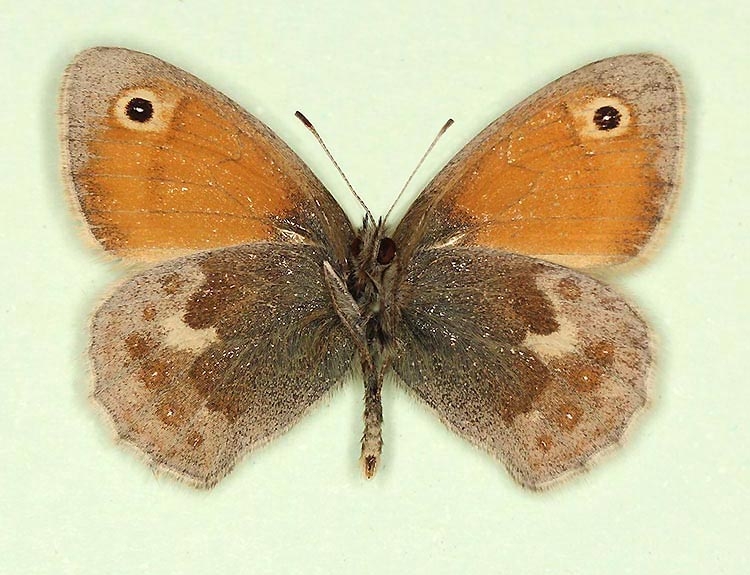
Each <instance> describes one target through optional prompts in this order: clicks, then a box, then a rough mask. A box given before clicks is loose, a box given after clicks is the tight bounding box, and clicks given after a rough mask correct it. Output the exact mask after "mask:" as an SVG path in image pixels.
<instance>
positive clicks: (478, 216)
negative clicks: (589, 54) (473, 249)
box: [446, 89, 669, 263]
mask: <svg viewBox="0 0 750 575" xmlns="http://www.w3.org/2000/svg"><path fill="white" fill-rule="evenodd" d="M591 91H592V92H593V89H592V90H591ZM587 93H588V89H585V90H580V91H578V92H575V93H572V94H568V95H566V97H565V99H562V100H558V101H556V102H552V103H550V102H542V104H544V105H539V104H537V106H536V109H533V107H532V110H527V111H526V113H520V114H516V115H514V116H512V117H511V118H509V119H508V121H507V122H506V123H505V124H504V125H503V126H502V129H501V130H500V132H499V133H497V134H494V135H490V136H489V137H487V138H486V139H485V140H484V141H483V142H482V143H481V144H480V146H479V147H478V148H477V149H476V150H473V152H472V158H476V159H475V160H473V161H471V162H470V163H471V165H470V166H468V169H467V170H466V171H465V172H464V174H463V175H462V176H461V178H460V180H459V181H458V182H456V185H455V186H454V187H453V191H452V192H451V193H450V194H449V195H448V196H447V197H446V199H447V200H448V201H449V202H451V203H452V204H453V209H454V211H455V213H456V214H460V213H463V214H468V215H469V216H471V217H472V218H474V221H475V222H476V223H477V232H476V234H475V236H474V238H473V243H476V244H480V245H486V246H492V247H499V248H503V249H507V250H510V251H514V252H518V253H523V254H529V255H537V256H549V255H558V254H559V255H578V256H580V255H591V256H599V257H600V258H601V259H602V262H601V263H615V262H616V261H619V260H624V259H627V258H628V257H630V256H633V255H635V254H636V253H637V252H638V251H639V250H640V248H641V247H642V246H643V245H644V244H645V242H646V241H647V240H648V238H649V237H650V235H651V233H652V231H653V229H654V228H655V226H656V224H657V222H658V219H659V216H660V208H661V206H662V204H663V203H664V202H665V201H666V194H667V193H668V192H669V190H668V189H667V188H666V187H665V186H664V185H663V182H662V181H661V179H660V178H659V175H658V171H657V168H656V166H655V165H654V162H653V158H654V157H655V156H656V153H657V151H658V150H657V147H656V145H657V143H656V140H655V139H654V138H652V137H651V136H650V135H649V134H647V133H645V132H644V130H642V129H641V128H640V126H639V125H638V117H637V114H636V113H635V112H634V111H633V110H630V109H629V108H628V107H627V105H626V104H625V102H619V104H618V100H617V99H616V98H606V99H604V98H601V97H598V96H596V95H595V94H594V95H590V96H587ZM598 102H601V103H607V104H609V103H612V104H614V105H615V106H619V110H621V112H622V114H623V116H622V119H621V122H620V123H619V125H618V126H616V127H614V128H611V129H606V130H605V129H603V128H598V127H597V126H596V124H595V123H594V122H595V120H594V117H595V114H596V110H595V109H593V108H594V107H595V106H596V105H598ZM590 108H591V109H590ZM586 119H588V121H589V123H590V125H588V126H587V125H585V124H583V122H585V121H586ZM660 194H661V197H660ZM551 259H554V258H551Z"/></svg>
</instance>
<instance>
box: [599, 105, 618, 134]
mask: <svg viewBox="0 0 750 575" xmlns="http://www.w3.org/2000/svg"><path fill="white" fill-rule="evenodd" d="M621 119H622V114H620V110H618V109H617V108H613V107H612V106H602V107H601V108H599V109H598V110H597V111H596V112H594V124H596V127H597V128H599V129H600V130H614V129H615V128H616V127H617V126H619V125H620V120H621Z"/></svg>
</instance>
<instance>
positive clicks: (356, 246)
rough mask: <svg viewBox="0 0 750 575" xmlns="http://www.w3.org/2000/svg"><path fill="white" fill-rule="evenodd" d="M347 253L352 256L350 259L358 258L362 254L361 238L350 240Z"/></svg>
mask: <svg viewBox="0 0 750 575" xmlns="http://www.w3.org/2000/svg"><path fill="white" fill-rule="evenodd" d="M349 252H350V253H351V254H352V257H354V258H358V257H359V254H360V253H362V238H354V239H353V240H352V243H351V244H350V245H349Z"/></svg>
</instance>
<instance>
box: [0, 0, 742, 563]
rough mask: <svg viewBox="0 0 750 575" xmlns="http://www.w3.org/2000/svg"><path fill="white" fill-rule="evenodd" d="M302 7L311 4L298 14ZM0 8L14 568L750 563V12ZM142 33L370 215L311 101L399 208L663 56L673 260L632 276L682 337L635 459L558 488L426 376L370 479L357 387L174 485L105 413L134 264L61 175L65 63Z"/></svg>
mask: <svg viewBox="0 0 750 575" xmlns="http://www.w3.org/2000/svg"><path fill="white" fill-rule="evenodd" d="M295 4H299V5H295ZM352 4H355V3H352V2H345V1H340V2H317V3H312V2H309V3H305V4H304V6H303V5H302V3H292V2H286V3H285V2H271V1H264V2H256V1H247V0H245V1H238V2H224V3H220V2H215V1H207V0H203V1H197V0H185V1H182V2H177V1H161V0H150V1H144V0H128V1H127V2H109V3H104V2H99V1H97V2H88V1H78V2H58V3H52V2H41V1H31V0H14V1H12V2H11V1H10V0H3V1H2V8H1V9H0V75H1V76H0V82H1V83H2V87H3V89H2V99H1V100H0V118H1V123H0V138H2V147H1V150H2V155H1V156H0V157H1V158H2V160H0V161H1V166H2V169H0V194H2V200H3V201H2V210H1V212H2V216H1V217H2V222H1V223H0V242H2V243H1V247H2V252H1V253H2V254H3V260H2V262H3V269H4V271H3V282H2V290H3V291H2V318H3V327H2V331H1V332H0V337H1V338H2V340H0V341H1V344H2V358H1V361H2V366H3V369H4V373H3V376H2V381H1V382H0V383H1V385H0V482H1V483H0V573H2V574H6V573H9V574H13V573H23V574H26V573H54V574H58V573H161V574H171V573H180V574H188V573H215V572H216V573H219V572H220V573H236V572H245V573H254V574H258V573H260V574H263V573H339V572H340V573H356V574H362V575H364V574H369V573H457V572H458V573H466V574H472V575H473V574H477V573H524V574H525V573H530V574H535V573H555V574H558V573H565V574H567V573H597V574H598V573H605V574H616V573H634V574H639V575H641V574H648V573H655V574H660V575H661V574H670V573H681V574H682V573H746V572H748V571H747V570H746V569H747V566H746V565H744V566H743V564H744V563H746V556H747V550H748V543H749V542H750V539H749V536H748V533H750V531H749V530H750V506H749V503H748V487H750V473H749V472H748V465H749V464H750V456H749V455H748V454H749V453H750V432H749V431H748V419H749V417H748V406H750V381H749V380H748V375H747V374H748V371H749V370H750V367H748V365H747V360H748V356H749V355H750V354H749V353H748V352H750V349H749V348H750V344H749V343H748V339H749V338H748V327H747V326H748V322H749V321H750V315H749V314H748V304H747V297H748V293H750V289H749V288H750V286H749V285H748V283H749V282H748V265H747V257H748V256H747V249H748V241H747V238H748V230H747V227H746V226H747V221H748V215H750V214H748V205H749V204H748V197H749V196H750V176H749V174H750V154H749V153H748V150H749V149H750V122H749V121H748V119H749V117H750V114H749V112H748V111H749V110H750V104H748V97H749V94H750V75H749V72H750V58H749V57H748V56H749V52H750V50H749V49H748V42H750V25H749V21H750V13H749V11H748V10H749V9H748V7H747V2H705V3H699V2H693V3H690V2H687V3H678V2H674V1H657V0H642V1H641V0H637V1H630V2H626V1H622V2H603V1H597V2H548V3H545V2H538V1H537V2H534V1H528V0H524V1H514V2H439V3H438V2H435V1H421V2H418V1H410V2H392V1H388V2H371V3H356V4H357V6H356V7H354V6H352ZM93 45H121V46H126V47H130V48H134V49H139V50H142V51H146V52H150V53H152V54H155V55H157V56H160V57H161V58H163V59H165V60H168V61H171V62H173V63H175V64H177V65H179V66H182V67H184V68H186V69H188V70H190V71H192V72H193V73H195V74H197V75H198V76H200V77H202V78H204V79H205V80H207V81H208V82H209V83H211V84H213V85H214V86H216V87H218V88H219V89H221V90H223V91H224V92H226V93H227V94H229V95H230V96H231V97H233V98H234V99H236V100H237V101H239V102H241V103H242V104H244V105H245V106H246V107H248V108H249V109H250V110H251V111H252V112H253V113H255V114H256V115H257V116H258V117H260V118H261V119H262V120H263V121H265V122H266V123H268V124H269V125H270V126H271V127H272V128H273V129H274V130H276V131H277V132H278V133H279V134H280V135H281V136H282V137H283V138H284V139H285V140H286V141H287V142H289V143H290V144H291V145H292V147H293V148H295V149H296V150H297V151H298V152H299V153H300V154H301V155H302V157H303V158H304V159H305V160H306V161H307V162H308V163H309V164H310V165H311V166H312V167H313V168H314V169H315V170H316V172H317V173H318V174H319V175H320V176H321V177H322V178H323V179H324V181H325V182H326V183H327V185H328V186H329V187H330V189H331V190H332V191H333V193H334V195H336V196H337V197H338V198H340V199H341V201H342V203H344V204H345V205H346V207H347V209H348V210H349V213H350V214H352V215H354V214H357V211H356V206H355V205H354V203H353V201H352V200H351V198H350V197H349V196H348V194H347V191H346V189H345V187H344V185H343V184H342V182H341V180H340V179H339V178H338V177H337V176H336V175H335V174H334V172H333V170H332V169H331V167H330V165H329V163H328V161H327V160H326V159H325V158H324V156H323V154H322V153H321V151H320V149H319V148H318V146H317V144H316V143H315V142H314V141H313V139H312V138H311V136H310V135H309V134H308V133H307V132H306V131H305V129H304V128H303V127H302V125H301V124H300V123H299V122H298V121H296V120H295V119H294V117H293V115H292V114H293V112H294V110H296V109H302V110H304V111H305V112H306V113H307V115H308V116H309V117H310V118H311V119H313V121H314V122H315V123H316V124H317V126H318V128H319V129H320V131H321V132H322V133H323V134H324V135H325V137H326V138H327V140H328V143H329V145H330V147H331V149H332V150H334V152H335V154H336V157H337V159H338V160H339V162H340V163H341V164H342V166H344V167H345V169H346V170H347V172H348V174H349V176H350V177H351V180H352V182H353V183H354V185H355V186H356V187H357V189H358V190H359V191H360V193H361V194H362V195H363V196H364V197H365V198H366V199H367V200H368V202H369V204H370V205H371V207H372V208H373V209H374V211H375V212H376V213H383V212H384V211H385V210H386V209H387V206H388V205H389V203H390V201H391V200H392V199H393V197H394V196H395V194H396V192H397V191H398V189H399V188H400V187H401V184H402V183H403V181H404V180H405V178H406V177H407V175H408V174H409V172H410V171H411V169H412V167H413V166H414V164H415V162H416V161H417V159H418V157H419V156H420V154H421V153H422V151H423V149H424V148H425V146H426V145H427V143H428V142H429V140H430V139H431V138H432V135H433V134H434V132H435V131H436V129H437V128H438V127H439V126H440V125H441V124H442V123H443V122H444V121H445V120H446V119H447V118H448V117H453V118H455V119H456V125H455V126H454V127H453V128H452V129H451V130H450V131H449V132H448V134H447V135H446V136H445V138H444V139H443V140H442V141H441V142H440V144H439V146H438V148H437V150H436V151H435V153H434V154H433V155H432V157H431V158H430V160H429V162H428V164H427V165H426V167H425V169H424V170H422V171H421V172H420V173H419V174H418V176H417V178H416V181H415V186H414V189H413V190H412V191H411V193H410V197H413V196H414V194H415V193H416V190H417V189H418V188H419V187H420V186H421V185H424V183H425V182H426V181H427V179H428V178H429V177H430V176H431V175H432V174H433V173H434V171H435V170H437V169H438V168H439V166H440V165H441V164H442V163H444V162H445V161H446V160H447V159H448V158H449V157H450V156H451V155H452V154H453V153H455V152H456V151H457V150H458V149H459V148H460V147H461V145H462V144H463V143H464V142H466V141H467V140H468V139H469V138H470V137H471V136H472V135H474V134H475V133H476V132H477V131H478V130H479V129H481V128H482V127H484V126H485V125H486V124H487V123H488V122H489V121H490V120H491V119H493V118H494V117H495V116H496V115H498V114H499V113H500V112H502V111H504V110H505V109H506V108H508V107H510V106H511V105H513V104H514V103H516V102H517V101H518V100H520V99H521V98H523V97H524V96H526V95H528V94H530V93H531V92H532V91H533V90H535V89H537V88H540V87H541V86H542V85H543V84H545V83H546V82H548V81H550V80H553V79H554V78H556V77H557V76H559V75H561V74H563V73H566V72H568V71H570V70H572V69H574V68H576V67H578V66H580V65H583V64H586V63H587V62H589V61H592V60H596V59H599V58H602V57H606V56H612V55H616V54H621V53H628V52H637V51H654V52H657V53H660V54H662V55H664V56H667V57H668V58H669V59H670V60H671V61H672V62H673V63H674V64H675V65H676V66H677V68H678V69H679V70H680V71H681V72H682V75H683V77H684V81H685V85H686V91H687V98H688V102H689V125H688V154H687V165H686V168H687V169H686V174H685V186H684V192H683V195H682V198H681V201H680V205H679V207H678V210H677V212H676V215H675V217H674V221H673V226H672V229H671V233H670V234H669V235H668V237H667V240H666V243H665V245H664V249H663V251H661V253H660V254H659V255H658V257H656V258H655V259H654V261H652V262H651V264H650V265H649V266H648V267H646V268H643V269H642V270H640V271H638V272H637V273H633V274H630V275H628V276H627V277H622V278H618V279H617V280H616V284H617V285H618V286H619V289H620V290H621V291H623V292H625V293H627V294H628V295H629V296H630V297H631V299H632V300H633V301H634V302H636V303H637V304H638V305H639V306H640V307H641V308H642V309H643V310H644V312H645V313H646V315H647V316H648V317H650V318H652V324H653V326H654V328H655V330H656V332H657V333H658V334H659V336H660V341H661V346H660V353H659V355H660V368H659V373H658V384H657V387H656V391H655V402H654V403H655V405H654V408H653V409H652V411H651V412H650V413H649V414H648V416H647V417H646V418H644V420H643V421H642V425H640V426H638V428H637V430H636V432H635V433H634V434H633V436H632V437H631V440H630V441H629V443H628V445H627V446H626V448H625V449H624V450H622V451H620V452H619V453H618V454H617V455H616V456H614V457H612V458H610V459H609V460H608V461H606V462H605V463H603V464H602V465H601V466H599V467H597V468H596V469H595V470H594V471H593V472H591V473H589V474H587V475H584V476H582V477H579V478H578V479H576V480H574V481H572V482H569V483H567V484H565V485H564V486H562V487H560V488H558V489H556V490H554V491H551V492H548V493H543V494H536V493H530V492H527V491H524V490H522V489H521V488H519V487H518V486H516V485H515V484H514V483H513V481H512V480H511V479H510V478H509V477H508V475H507V474H506V473H505V471H504V469H503V468H502V467H501V466H500V465H498V464H497V463H495V462H494V461H492V460H491V459H490V458H489V457H488V456H486V455H484V454H482V453H480V452H478V451H476V450H475V449H473V448H471V447H470V446H469V445H468V444H466V443H465V442H463V441H462V440H460V439H458V438H456V437H454V436H452V435H451V434H450V433H449V432H448V431H447V430H445V429H444V428H443V427H442V426H441V425H440V424H439V423H438V422H437V420H436V419H434V418H433V416H431V415H430V414H429V413H427V412H426V411H424V410H423V409H422V408H420V406H418V405H416V404H415V403H413V402H412V401H410V400H408V399H407V398H406V397H405V396H404V394H403V393H401V392H400V391H399V390H397V389H393V388H392V387H389V388H387V389H386V392H385V400H384V401H385V419H386V428H385V441H386V446H385V459H384V463H383V466H382V469H381V472H380V474H379V475H378V477H377V478H376V479H375V480H374V481H371V482H366V481H364V480H363V479H362V478H361V477H360V475H359V472H358V468H357V456H358V444H357V443H358V437H359V434H360V433H361V423H360V421H361V409H362V407H361V395H362V391H361V389H360V387H359V386H358V385H353V386H350V387H348V388H346V389H345V390H343V391H342V392H341V393H339V394H338V395H336V396H335V397H334V398H333V399H332V400H331V401H330V403H329V404H328V405H326V406H324V407H323V408H321V409H319V410H318V411H317V412H316V413H315V414H314V415H312V416H311V417H309V418H308V419H307V420H305V421H304V422H303V423H302V424H300V425H299V426H298V427H297V428H295V429H294V430H293V431H292V432H291V433H289V434H288V435H287V436H285V437H284V438H282V439H281V440H279V441H277V442H275V443H274V444H273V445H271V446H269V447H267V448H266V449H264V450H262V451H261V452H259V453H257V454H255V455H253V456H252V457H248V458H247V459H246V460H245V461H244V462H242V463H241V464H239V465H238V467H237V468H236V470H235V471H234V473H232V474H231V475H230V476H229V477H228V478H227V479H226V480H225V481H224V482H223V483H221V484H220V486H219V487H218V488H216V489H214V490H213V491H209V492H201V491H194V490H192V489H191V488H189V487H186V486H184V485H182V484H179V483H176V482H174V481H173V480H170V479H169V478H165V477H155V476H154V475H153V474H152V472H151V471H150V470H149V469H148V467H146V466H145V465H143V464H142V463H141V461H139V459H138V458H137V457H135V456H134V455H133V454H132V453H130V452H128V451H126V450H123V449H121V448H119V447H118V446H117V445H116V444H115V442H114V440H113V439H112V437H111V435H110V432H109V430H108V428H107V426H106V425H104V424H103V421H102V420H101V419H100V418H99V416H98V415H97V414H96V412H95V411H94V410H93V409H92V408H91V405H90V404H89V403H88V400H87V396H86V392H87V384H86V365H85V359H84V358H85V355H84V351H85V347H86V333H85V327H86V321H87V317H88V314H89V312H90V310H91V309H92V308H93V306H94V305H95V303H96V302H97V301H98V298H99V297H100V294H102V292H103V291H105V290H106V288H107V286H108V285H110V284H111V283H112V282H113V281H114V280H115V278H116V277H118V276H119V274H120V272H119V271H118V270H117V269H116V268H115V267H114V266H112V265H107V264H105V263H103V262H102V261H101V259H100V258H99V256H98V255H97V253H96V252H95V251H94V250H90V249H88V248H86V247H85V245H84V243H83V242H82V241H80V238H79V228H78V226H77V223H76V221H75V220H74V218H73V217H72V215H71V213H70V211H69V210H68V204H67V200H66V199H65V196H64V194H63V189H62V186H61V183H60V180H59V177H58V156H57V154H58V146H57V141H56V138H57V135H56V125H55V106H56V97H57V91H58V85H59V79H60V75H61V73H62V70H63V68H64V67H65V65H66V63H67V62H68V61H69V60H70V59H71V58H72V56H73V55H74V54H75V53H76V52H78V51H79V50H81V49H83V48H86V47H89V46H93Z"/></svg>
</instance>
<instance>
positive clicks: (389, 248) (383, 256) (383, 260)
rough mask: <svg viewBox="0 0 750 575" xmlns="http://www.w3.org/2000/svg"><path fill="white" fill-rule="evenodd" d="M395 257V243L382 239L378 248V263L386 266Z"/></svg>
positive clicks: (388, 239)
mask: <svg viewBox="0 0 750 575" xmlns="http://www.w3.org/2000/svg"><path fill="white" fill-rule="evenodd" d="M395 257H396V242H394V241H393V240H392V239H391V238H383V239H382V240H380V246H378V263H379V264H380V265H387V264H389V263H391V262H392V261H393V258H395Z"/></svg>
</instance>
